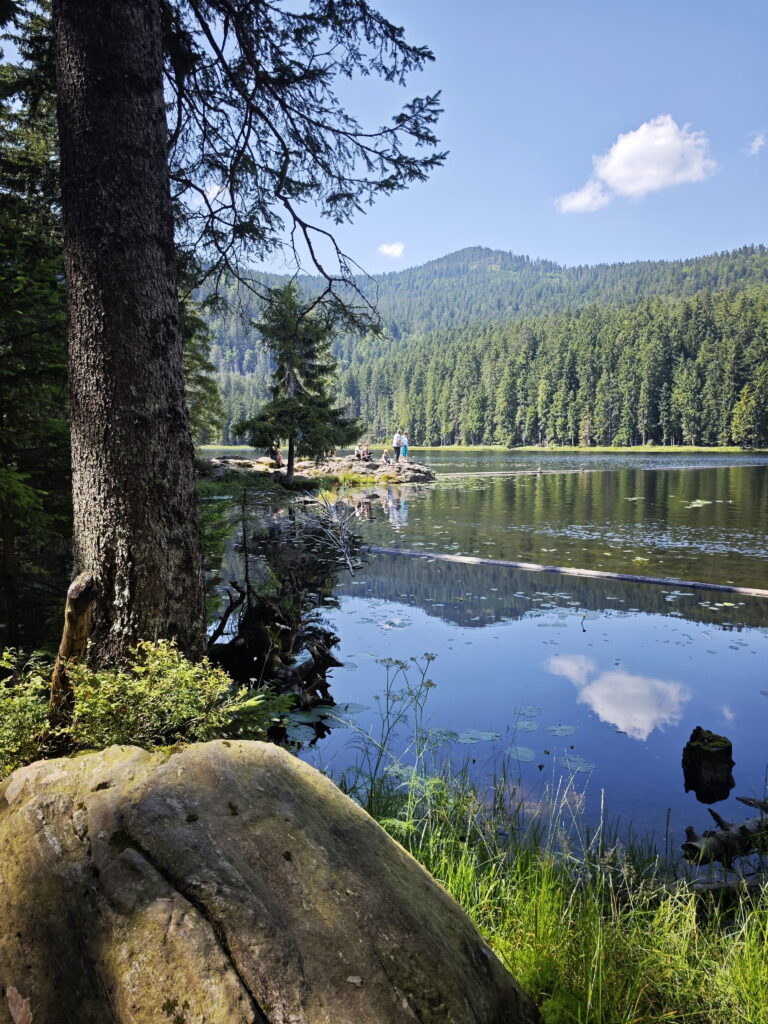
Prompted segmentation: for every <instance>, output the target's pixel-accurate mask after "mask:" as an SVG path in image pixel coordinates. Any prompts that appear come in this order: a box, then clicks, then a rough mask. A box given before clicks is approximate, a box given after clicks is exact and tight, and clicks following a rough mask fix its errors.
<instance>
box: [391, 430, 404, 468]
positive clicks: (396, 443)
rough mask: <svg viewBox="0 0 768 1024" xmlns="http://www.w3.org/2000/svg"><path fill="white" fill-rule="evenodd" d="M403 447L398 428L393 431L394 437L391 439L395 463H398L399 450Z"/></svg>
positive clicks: (401, 436)
mask: <svg viewBox="0 0 768 1024" xmlns="http://www.w3.org/2000/svg"><path fill="white" fill-rule="evenodd" d="M402 446H403V435H402V433H401V432H400V427H398V428H397V430H396V431H395V436H394V437H393V438H392V448H393V450H394V453H395V462H399V461H400V449H401V448H402Z"/></svg>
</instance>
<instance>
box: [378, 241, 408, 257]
mask: <svg viewBox="0 0 768 1024" xmlns="http://www.w3.org/2000/svg"><path fill="white" fill-rule="evenodd" d="M404 249H405V244H404V243H403V242H384V243H383V244H382V245H380V246H379V252H381V253H384V255H385V256H389V257H391V258H392V259H393V260H396V259H397V258H398V257H399V256H402V255H403V250H404Z"/></svg>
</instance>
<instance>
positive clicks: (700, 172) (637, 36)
mask: <svg viewBox="0 0 768 1024" xmlns="http://www.w3.org/2000/svg"><path fill="white" fill-rule="evenodd" d="M375 6H377V7H378V8H379V10H381V11H382V13H384V14H385V15H386V16H387V17H388V18H389V19H390V20H392V21H394V22H395V23H397V24H401V25H403V27H404V28H405V31H406V37H407V38H408V39H409V41H410V42H413V43H424V44H426V45H428V46H430V47H431V48H432V49H433V51H434V53H435V56H436V61H435V63H434V64H432V65H430V67H429V68H428V70H427V71H426V72H425V73H423V74H421V75H415V76H413V77H412V78H411V80H410V82H409V85H408V88H407V89H405V90H401V89H399V88H397V87H394V86H384V85H383V84H381V83H378V82H373V81H367V82H363V83H359V82H358V83H354V84H353V85H351V86H348V87H345V91H343V92H342V95H343V96H344V99H345V102H347V104H348V105H349V107H350V108H351V109H352V110H353V111H354V112H355V113H356V114H358V115H359V117H360V119H361V120H362V121H363V122H364V123H366V124H368V125H371V124H379V123H382V122H383V121H385V120H387V119H388V118H389V116H391V115H392V114H394V113H395V111H396V109H397V108H398V107H399V106H400V105H401V104H402V103H403V102H404V101H405V100H407V99H410V98H411V97H412V96H414V95H423V94H425V93H427V92H434V91H436V90H438V89H441V90H442V100H443V106H444V109H445V113H444V114H443V117H442V119H441V123H440V126H439V128H438V134H439V136H440V138H441V148H444V149H447V150H449V151H450V155H449V156H448V159H447V161H446V164H445V166H444V167H443V168H440V169H438V170H436V171H435V172H434V173H433V175H432V177H431V179H430V180H429V181H428V182H427V183H425V184H420V185H416V186H414V187H412V188H411V189H410V190H409V191H407V192H404V193H401V194H399V195H395V196H392V197H389V198H387V199H382V200H380V201H379V203H378V204H377V205H376V206H375V207H373V208H372V209H371V210H370V211H369V212H368V213H367V214H366V215H365V216H362V217H359V218H358V220H357V221H356V222H355V224H354V225H353V226H352V227H344V228H341V229H337V231H336V234H337V236H338V237H339V240H340V241H341V243H342V245H343V247H344V248H345V249H346V251H347V252H349V253H350V254H351V255H352V256H353V257H354V258H355V259H356V260H357V261H358V262H359V263H360V264H361V266H362V267H363V268H364V269H365V270H367V271H369V272H371V273H380V272H385V271H389V270H400V269H403V268H405V267H407V266H413V265H415V264H421V263H424V262H426V261H427V260H430V259H435V258H436V257H439V256H441V255H444V254H445V253H449V252H452V251H455V250H457V249H461V248H463V247H465V246H469V245H483V246H489V247H491V248H497V249H504V250H511V251H513V252H516V253H522V254H526V255H530V256H533V257H544V258H547V259H552V260H555V261H557V262H558V263H563V264H567V265H574V264H580V263H590V264H591V263H601V262H617V261H628V260H635V259H644V260H645V259H649V260H650V259H673V258H678V257H686V256H695V255H699V254H704V253H710V252H715V251H719V250H725V249H731V248H736V247H738V246H741V245H744V244H748V243H752V242H763V243H765V242H768V207H767V206H766V184H768V105H767V103H766V96H768V88H766V86H767V85H768V82H767V81H766V79H767V78H768V71H767V70H766V61H765V49H766V44H767V43H768V4H766V3H765V0H731V2H729V3H723V0H663V2H662V0H644V2H643V3H640V2H624V3H622V2H617V0H580V2H579V3H574V2H573V0H536V2H534V0H527V2H525V3H523V2H520V0H479V2H477V3H474V4H468V3H466V2H459V0H378V3H375ZM272 269H275V270H281V269H285V268H284V267H279V266H274V267H273V268H272Z"/></svg>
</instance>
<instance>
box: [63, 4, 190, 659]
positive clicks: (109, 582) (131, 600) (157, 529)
mask: <svg viewBox="0 0 768 1024" xmlns="http://www.w3.org/2000/svg"><path fill="white" fill-rule="evenodd" d="M53 11H54V19H55V20H54V26H55V34H56V70H57V82H58V120H59V137H60V147H61V196H62V208H63V216H64V243H65V265H66V273H67V283H68V291H69V318H70V322H69V368H70V391H71V417H72V478H73V479H72V485H73V496H74V532H75V558H76V563H77V569H78V571H90V572H91V573H93V574H94V576H95V578H96V580H97V583H98V590H99V598H98V602H97V605H96V608H95V610H94V617H93V626H92V639H93V642H94V645H93V656H94V660H95V661H96V662H97V663H105V662H111V661H120V660H122V659H123V658H124V657H125V655H126V653H127V651H128V649H129V648H130V646H131V645H133V644H135V643H136V641H137V640H139V639H155V638H160V637H164V638H171V637H174V638H176V639H177V641H178V643H179V645H180V647H181V648H182V650H184V651H185V652H187V653H189V654H194V653H195V652H197V651H198V650H199V649H200V648H201V646H202V638H203V628H202V627H203V610H202V609H203V598H202V558H201V552H200V540H199V534H198V528H197V521H196V515H195V495H194V477H193V446H192V441H191V437H190V431H189V423H188V416H187V409H186V402H185V397H184V380H183V369H182V353H181V336H180V332H179V314H178V301H177V296H176V268H175V253H174V245H173V221H172V214H171V203H170V191H169V180H168V161H167V131H166V122H165V110H164V104H163V84H162V52H161V4H160V0H120V2H119V3H115V2H114V0H54V4H53Z"/></svg>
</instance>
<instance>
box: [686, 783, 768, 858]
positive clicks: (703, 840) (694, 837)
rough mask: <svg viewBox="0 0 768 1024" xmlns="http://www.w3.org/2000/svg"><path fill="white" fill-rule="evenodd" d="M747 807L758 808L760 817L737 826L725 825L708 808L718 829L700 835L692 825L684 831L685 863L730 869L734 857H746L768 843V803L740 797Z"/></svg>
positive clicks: (748, 797)
mask: <svg viewBox="0 0 768 1024" xmlns="http://www.w3.org/2000/svg"><path fill="white" fill-rule="evenodd" d="M736 799H737V800H739V801H741V803H743V804H746V805H747V807H755V808H757V809H758V810H759V811H760V814H758V815H757V817H755V818H747V820H746V821H741V822H738V823H736V824H734V823H732V822H730V821H726V820H725V818H723V817H722V815H720V814H718V813H717V811H713V810H712V808H711V807H709V808H707V809H708V810H709V813H710V814H711V815H712V817H713V818H714V819H715V822H716V824H717V826H718V827H717V828H716V829H707V830H706V831H705V832H702V834H701V835H699V834H698V833H697V832H696V831H695V829H694V828H693V826H692V825H689V826H688V828H686V830H685V842H684V843H683V845H682V850H683V856H684V857H685V859H686V860H690V861H694V862H695V863H697V864H711V863H712V862H713V861H719V862H720V863H721V864H722V865H723V867H724V868H728V869H730V868H731V866H732V864H733V859H734V857H746V856H747V855H748V854H750V853H753V852H754V851H755V850H756V849H757V848H758V847H760V846H761V845H762V844H764V843H765V842H766V840H768V800H756V799H755V798H754V797H751V796H737V797H736Z"/></svg>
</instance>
